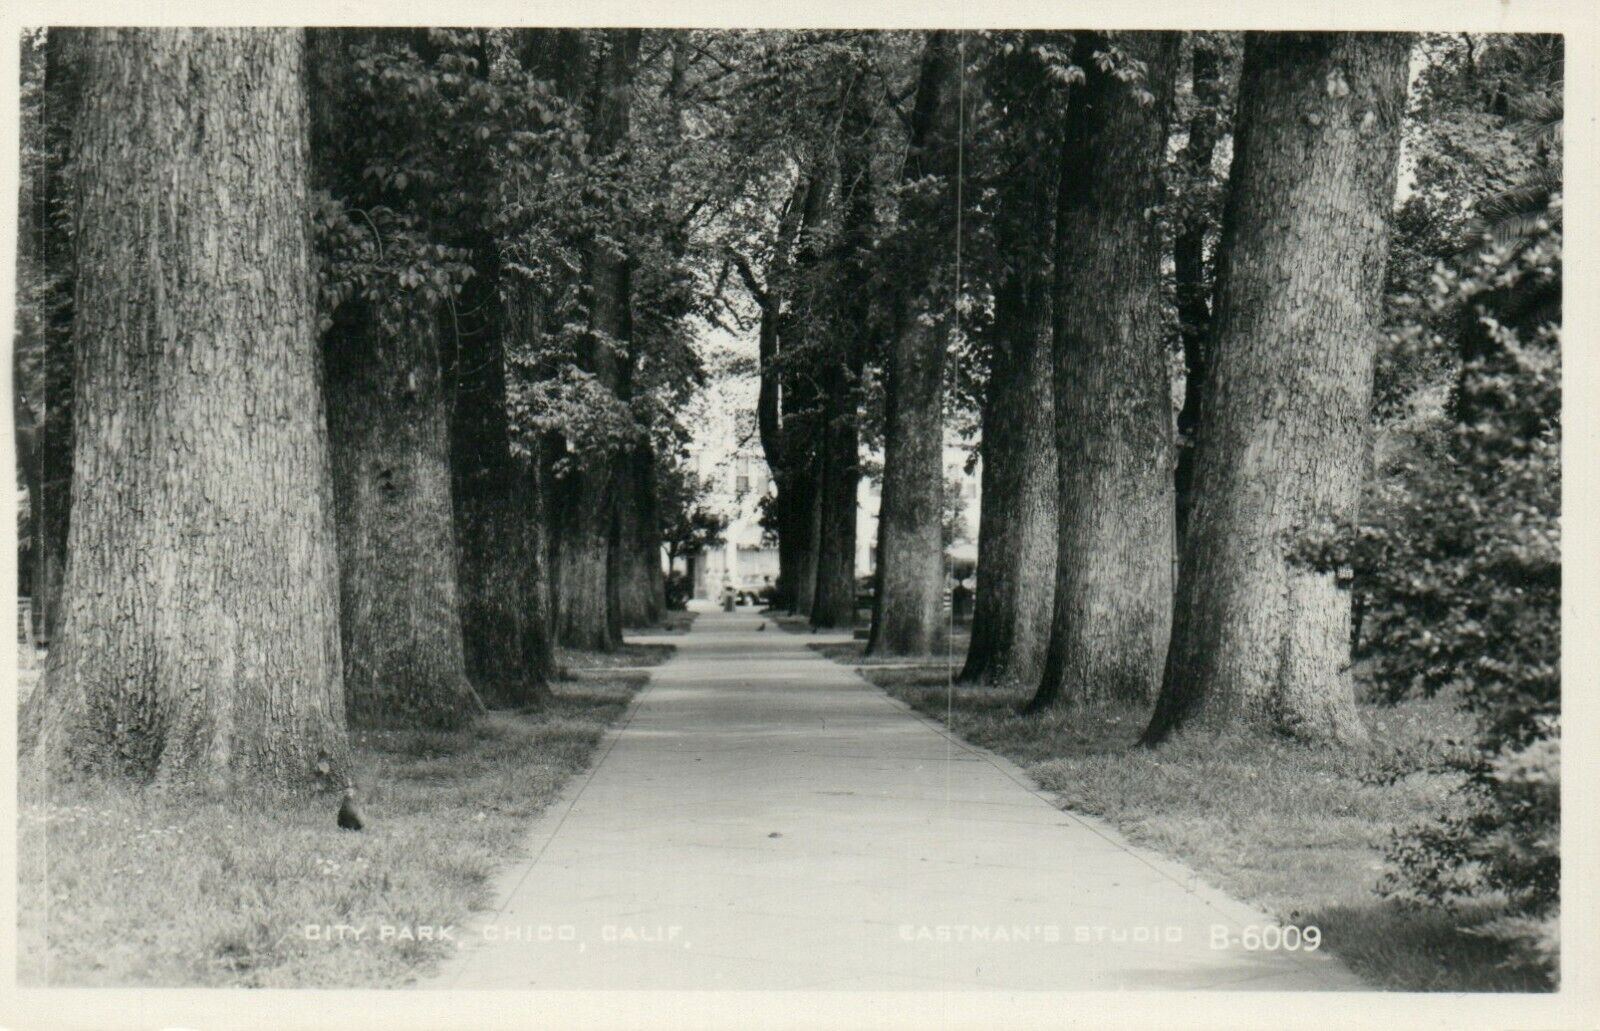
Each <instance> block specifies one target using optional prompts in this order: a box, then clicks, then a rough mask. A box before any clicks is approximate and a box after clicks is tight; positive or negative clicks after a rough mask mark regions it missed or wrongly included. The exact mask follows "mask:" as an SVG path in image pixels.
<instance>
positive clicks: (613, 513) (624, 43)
mask: <svg viewBox="0 0 1600 1031" xmlns="http://www.w3.org/2000/svg"><path fill="white" fill-rule="evenodd" d="M605 35H606V37H607V39H606V47H605V52H604V53H603V54H602V55H601V56H600V58H599V61H600V64H599V74H598V75H597V77H596V79H595V96H594V98H593V107H592V113H593V123H592V130H591V133H590V136H591V141H592V148H593V153H594V154H596V155H609V154H612V153H613V152H614V151H616V150H617V149H618V148H622V147H626V146H627V140H628V119H629V94H630V91H631V89H632V86H633V65H634V61H635V60H636V58H637V56H638V51H639V30H637V29H627V30H621V29H616V30H607V31H606V33H605ZM586 251H587V255H586V260H587V273H588V278H589V325H590V330H591V332H590V336H589V340H588V341H587V342H586V344H585V353H584V354H583V356H582V359H583V364H584V367H585V368H586V369H587V371H589V372H590V373H592V374H593V375H594V376H595V378H596V379H597V380H598V381H599V383H600V384H601V385H602V386H604V387H607V388H608V389H611V390H613V391H615V390H617V389H618V387H619V386H620V384H621V365H620V361H621V357H622V356H623V355H625V354H626V353H627V344H628V340H629V338H630V336H631V332H632V314H631V301H630V295H631V287H630V274H629V268H628V260H627V257H626V256H625V255H623V254H619V253H617V252H616V250H615V249H614V248H613V247H612V245H611V244H610V243H609V242H608V241H606V240H604V239H600V238H596V239H592V240H591V241H590V242H589V243H588V245H587V247H586ZM615 461H616V459H614V458H613V457H612V456H610V455H609V454H606V453H602V452H600V451H593V452H591V453H590V454H588V455H585V456H583V457H582V459H581V460H580V461H579V462H578V468H577V469H576V470H574V471H573V472H572V473H571V474H569V475H568V476H567V478H566V480H565V482H564V483H563V484H562V487H561V490H560V493H561V495H562V497H561V504H560V506H559V512H558V515H557V524H556V526H557V532H558V533H559V534H560V540H559V541H558V542H557V546H556V550H557V554H558V556H559V559H558V562H559V564H558V566H557V569H556V575H557V577H558V578H559V579H560V587H559V588H558V598H559V606H560V608H559V612H558V616H557V623H556V626H557V637H558V639H559V640H560V641H561V643H563V644H565V645H567V646H568V647H573V648H585V649H592V650H597V651H614V650H615V649H616V648H618V647H619V646H620V645H621V644H622V611H621V608H622V598H621V589H620V586H621V585H620V583H619V578H620V576H621V572H622V563H621V562H620V560H619V559H620V556H618V555H616V554H614V550H615V549H614V548H613V546H612V545H613V541H614V540H615V539H616V536H617V534H618V531H619V528H618V525H617V524H618V517H617V508H616V506H617V492H616V486H617V484H616V475H615V470H614V464H615Z"/></svg>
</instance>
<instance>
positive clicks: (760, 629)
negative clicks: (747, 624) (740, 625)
mask: <svg viewBox="0 0 1600 1031" xmlns="http://www.w3.org/2000/svg"><path fill="white" fill-rule="evenodd" d="M766 628H767V624H765V623H762V624H761V625H760V626H758V627H756V630H757V631H758V632H759V631H762V630H765V629H766Z"/></svg>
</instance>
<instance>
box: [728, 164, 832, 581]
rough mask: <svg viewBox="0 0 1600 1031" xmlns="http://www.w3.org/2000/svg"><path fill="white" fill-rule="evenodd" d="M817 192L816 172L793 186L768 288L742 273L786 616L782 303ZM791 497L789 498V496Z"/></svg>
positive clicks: (791, 573)
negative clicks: (755, 324) (753, 307)
mask: <svg viewBox="0 0 1600 1031" xmlns="http://www.w3.org/2000/svg"><path fill="white" fill-rule="evenodd" d="M817 188H818V175H817V172H816V170H815V169H812V170H811V171H810V172H803V173H802V174H801V175H799V176H798V177H797V178H796V180H795V185H794V192H793V193H792V194H791V195H790V197H789V201H788V203H787V204H786V205H785V207H784V209H783V212H782V213H781V215H780V216H779V219H778V236H777V240H776V241H775V244H774V246H773V257H772V260H771V262H770V263H769V264H768V265H767V270H766V285H765V286H763V285H762V284H760V283H758V282H757V281H756V278H755V274H754V272H753V271H752V270H751V269H750V268H749V266H748V263H746V262H742V261H741V262H740V263H739V264H738V269H739V273H740V275H741V276H742V277H743V279H744V281H745V286H746V288H747V289H748V290H749V291H750V294H751V296H752V297H754V298H755V300H756V303H757V304H758V305H759V306H760V308H761V325H760V330H759V343H758V345H757V346H758V358H759V361H760V370H761V385H760V391H759V393H758V395H757V398H756V429H757V433H758V436H759V438H760V441H761V451H762V454H763V455H764V456H765V457H766V460H767V468H768V469H769V470H770V471H771V472H772V482H773V487H774V494H773V498H772V512H773V517H774V519H775V521H776V523H777V536H778V581H777V584H776V587H777V599H776V601H775V602H774V607H775V608H778V609H782V610H784V611H792V610H793V609H794V604H795V599H796V597H797V596H798V593H799V592H798V591H797V590H796V589H795V580H796V576H797V571H798V565H799V557H800V541H799V538H798V535H797V534H796V533H795V532H794V531H793V530H791V529H790V528H789V527H790V523H791V519H790V516H789V508H788V506H789V503H790V501H791V500H792V497H793V491H794V483H793V480H792V478H791V476H790V473H789V466H788V460H787V459H788V456H787V454H786V453H785V450H784V432H783V366H782V359H781V355H780V348H781V346H782V336H783V324H784V318H785V310H784V308H785V305H784V301H785V298H786V296H787V293H788V289H789V284H788V278H789V258H790V254H791V252H792V250H793V248H794V243H795V238H796V237H797V236H798V235H799V233H800V229H801V223H802V222H803V220H804V218H805V212H806V210H807V199H808V197H809V196H810V194H811V192H812V191H813V190H815V189H817ZM786 492H787V493H786Z"/></svg>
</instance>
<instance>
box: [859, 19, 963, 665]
mask: <svg viewBox="0 0 1600 1031" xmlns="http://www.w3.org/2000/svg"><path fill="white" fill-rule="evenodd" d="M960 74H961V68H960V64H959V61H958V58H957V47H956V39H955V35H954V34H953V33H948V32H931V33H929V34H928V41H927V44H926V46H925V47H924V49H923V55H922V68H921V71H920V74H919V76H918V83H917V99H916V106H915V108H914V110H913V112H912V126H911V146H910V151H909V152H908V154H907V157H906V168H905V181H906V182H914V181H916V180H918V179H921V178H923V177H924V176H930V175H931V176H937V177H940V179H941V180H942V181H943V183H944V184H945V186H946V188H944V189H937V190H932V191H924V192H923V193H922V194H920V195H918V196H917V197H916V198H915V199H914V200H909V201H908V202H907V205H906V208H907V210H906V211H905V212H903V213H902V214H903V219H904V224H905V225H907V226H908V227H912V231H913V234H914V235H915V239H913V240H908V241H907V245H906V247H905V248H904V249H903V251H902V253H901V255H900V256H901V258H902V259H903V260H902V261H901V262H900V263H899V264H900V268H899V269H897V270H896V275H897V277H898V278H900V280H901V281H900V282H899V283H897V284H896V287H897V288H896V296H895V299H894V302H893V303H894V309H895V311H894V321H893V325H892V326H891V328H890V333H891V338H890V342H889V349H888V360H887V363H886V369H885V377H884V403H885V408H884V447H883V496H882V498H881V500H880V502H879V507H878V575H877V582H878V590H877V592H876V599H875V601H874V604H873V622H872V635H871V640H870V641H869V642H868V645H867V652H868V654H871V655H925V654H928V653H930V652H932V651H934V650H935V649H937V648H938V647H939V646H940V645H942V643H943V642H944V639H945V629H946V628H945V620H944V618H943V606H944V540H943V532H942V526H941V523H942V516H943V511H944V425H943V420H942V414H943V413H942V407H943V403H944V364H945V350H946V345H947V343H948V340H949V329H948V326H947V324H946V322H945V317H944V313H945V311H946V310H948V309H949V308H951V307H953V302H952V298H950V296H949V290H948V287H947V286H946V285H944V284H940V283H938V282H937V280H938V278H939V274H940V272H941V270H942V269H943V268H944V267H945V266H944V264H943V262H942V260H940V259H939V258H935V257H930V256H928V255H929V252H930V251H933V252H934V253H936V254H938V255H942V254H943V253H945V251H947V250H949V249H950V247H951V245H952V244H953V243H954V236H955V225H954V219H953V217H952V216H953V209H954V200H955V193H954V191H953V190H952V189H950V188H948V187H949V186H950V185H953V183H954V177H955V172H956V160H955V153H956V145H957V132H958V106H957V105H958V97H957V85H958V81H959V76H960Z"/></svg>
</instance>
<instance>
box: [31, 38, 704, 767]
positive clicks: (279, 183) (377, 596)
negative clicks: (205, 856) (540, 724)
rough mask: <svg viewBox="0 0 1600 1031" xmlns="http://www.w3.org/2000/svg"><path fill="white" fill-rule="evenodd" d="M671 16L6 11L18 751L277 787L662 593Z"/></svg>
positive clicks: (678, 50)
mask: <svg viewBox="0 0 1600 1031" xmlns="http://www.w3.org/2000/svg"><path fill="white" fill-rule="evenodd" d="M700 60H704V58H703V57H702V58H701V59H699V60H697V59H696V58H695V56H694V55H693V54H692V53H691V52H690V40H689V37H688V35H687V34H686V33H668V32H662V33H648V34H647V33H643V32H641V31H638V30H606V31H577V30H556V31H544V30H503V31H438V30H423V29H416V30H355V29H351V30H342V29H341V30H311V31H299V30H254V29H215V30H212V29H205V30H183V29H170V30H169V29H94V30H54V29H53V30H50V31H49V32H47V33H37V34H34V35H32V36H30V37H29V38H27V39H26V40H25V41H24V80H25V83H24V85H25V95H24V109H25V110H24V115H25V125H26V130H25V161H24V166H25V176H24V216H25V218H24V232H23V234H22V259H23V260H22V263H21V266H22V275H21V277H20V280H21V283H22V304H20V305H19V311H20V312H21V314H22V318H21V319H20V320H19V333H18V346H17V349H16V355H17V358H16V373H17V375H16V377H15V382H16V384H17V397H16V398H15V400H16V401H17V405H16V410H17V412H18V421H19V434H18V440H19V445H20V446H19V464H20V468H21V472H22V474H23V480H24V482H25V483H26V485H27V487H28V488H29V497H30V502H31V506H32V511H31V512H30V515H32V517H33V518H32V519H31V526H30V534H29V536H30V539H31V544H32V548H31V551H32V556H31V559H32V562H31V567H32V568H31V569H30V573H31V575H32V587H33V592H34V595H35V597H36V599H37V602H38V607H39V609H40V610H41V612H42V613H43V618H44V621H45V622H46V624H47V626H48V630H49V634H50V638H51V649H50V659H49V663H48V668H47V672H46V677H45V680H44V682H43V685H42V687H41V688H40V689H39V690H38V691H37V692H36V693H35V694H34V695H33V696H32V698H31V699H30V704H29V706H28V709H27V712H26V714H25V719H24V741H25V744H26V745H27V746H28V747H30V748H32V749H33V750H34V751H35V752H36V753H37V754H38V755H39V756H40V757H41V760H42V761H41V764H40V767H41V768H42V769H47V770H51V771H55V772H60V773H67V772H72V771H81V770H84V769H94V770H105V771H110V772H113V773H118V774H125V775H129V776H133V777H136V778H138V779H141V780H152V781H159V782H187V781H191V780H195V781H221V782H225V783H234V784H240V785H264V786H269V787H288V788H300V787H305V786H307V785H312V784H315V783H317V782H319V781H320V780H323V779H329V778H331V779H332V780H333V781H334V782H337V781H338V780H340V779H342V778H345V777H348V776H350V772H351V771H350V770H349V750H348V743H347V740H346V725H347V722H348V723H350V724H354V725H361V726H396V725H398V726H441V727H442V726H453V725H459V724H460V723H462V722H463V721H466V720H469V719H471V718H472V717H473V716H474V715H475V714H476V713H477V712H479V711H481V710H482V709H483V708H484V707H485V706H525V705H537V704H540V703H541V702H542V701H543V700H544V699H545V697H546V696H547V693H548V684H549V681H550V679H551V677H552V676H553V675H554V674H555V672H556V670H555V662H554V655H555V648H556V646H557V645H565V646H569V647H574V648H583V649H602V650H610V649H613V648H615V647H616V646H617V645H618V644H619V643H620V638H621V629H622V627H623V626H624V625H625V624H626V625H644V624H650V623H654V622H658V621H659V620H660V619H661V618H662V614H663V609H664V605H665V592H664V584H663V570H662V565H661V561H660V555H661V551H662V540H663V537H662V535H663V529H666V530H667V531H668V532H669V533H670V532H672V531H673V528H674V527H682V526H683V525H684V524H685V523H688V524H689V525H688V528H687V529H686V530H684V531H683V532H684V533H687V535H688V539H690V540H694V539H700V540H704V539H705V538H706V536H707V535H706V533H705V532H704V531H705V527H704V526H703V525H699V524H703V523H704V522H705V519H704V518H703V517H701V516H696V515H695V513H693V512H685V511H664V510H663V508H662V506H661V504H660V499H661V498H662V497H663V496H665V497H666V498H667V499H668V500H669V501H672V502H674V503H676V504H679V505H680V506H693V505H694V504H695V503H696V502H697V500H698V498H697V496H696V495H697V492H696V490H695V489H693V478H692V477H691V476H689V475H688V474H687V473H686V471H685V470H684V469H683V468H682V464H681V462H680V457H681V451H682V446H683V443H684V441H685V440H686V433H685V431H684V429H683V428H682V427H681V425H679V423H678V421H677V413H678V412H680V411H681V410H682V407H683V404H682V402H683V400H684V398H685V397H686V396H687V395H688V393H689V392H690V391H692V390H693V389H694V388H695V386H696V385H697V384H698V382H699V380H700V378H701V376H702V372H701V369H700V366H699V363H698V360H697V358H696V357H695V354H694V351H693V349H692V348H691V347H690V346H689V345H690V338H689V327H688V319H689V317H690V316H691V314H692V309H693V305H694V303H695V299H694V291H693V289H692V276H691V273H690V271H689V269H688V257H687V255H688V249H689V248H688V238H689V235H690V228H691V224H692V222H693V219H694V217H695V216H696V215H697V214H698V213H699V211H700V210H701V209H702V208H704V207H706V206H707V205H708V204H710V203H711V199H710V195H709V192H708V191H706V190H701V191H700V193H699V194H694V193H693V191H692V190H691V187H692V186H693V185H694V184H693V183H692V181H690V180H686V179H685V178H684V177H683V175H682V170H681V168H680V167H679V165H680V160H681V154H682V147H681V135H682V132H683V127H684V124H685V119H686V117H687V115H686V111H685V94H686V91H687V89H688V86H689V78H690V76H691V75H704V74H705V72H704V69H700V68H698V67H697V66H698V64H699V63H700Z"/></svg>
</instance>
